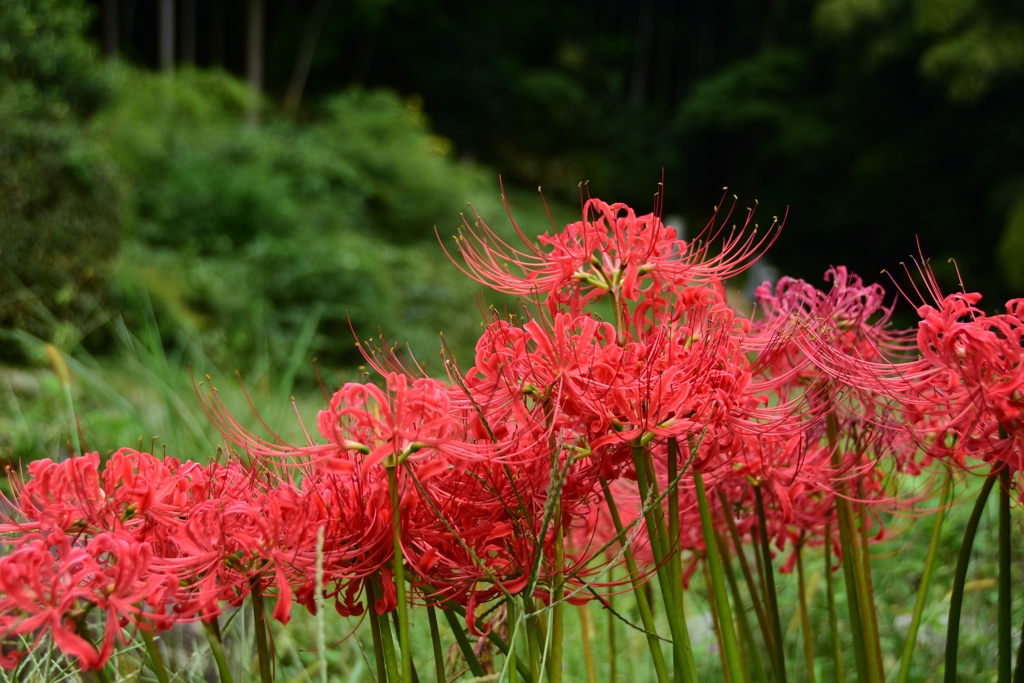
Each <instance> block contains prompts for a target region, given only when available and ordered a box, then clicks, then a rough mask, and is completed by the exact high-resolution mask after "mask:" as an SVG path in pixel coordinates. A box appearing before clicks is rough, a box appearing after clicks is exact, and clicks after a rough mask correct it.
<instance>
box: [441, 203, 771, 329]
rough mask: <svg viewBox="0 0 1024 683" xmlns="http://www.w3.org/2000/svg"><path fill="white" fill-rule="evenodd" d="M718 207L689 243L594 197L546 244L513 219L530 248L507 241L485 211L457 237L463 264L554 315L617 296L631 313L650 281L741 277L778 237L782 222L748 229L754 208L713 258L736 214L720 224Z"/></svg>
mask: <svg viewBox="0 0 1024 683" xmlns="http://www.w3.org/2000/svg"><path fill="white" fill-rule="evenodd" d="M733 206H735V204H733ZM718 208H719V207H716V209H715V217H714V218H712V220H711V221H710V222H709V223H708V225H707V226H706V227H705V229H704V230H703V231H702V232H701V233H700V235H698V236H697V238H696V239H695V240H693V241H692V242H685V241H683V240H681V239H678V238H677V237H676V234H675V230H674V229H672V228H669V227H666V226H664V225H663V223H662V221H661V218H660V216H658V215H655V214H648V215H646V216H637V215H636V214H635V213H634V212H633V210H632V209H631V208H629V207H628V206H626V205H624V204H607V203H605V202H603V201H601V200H599V199H590V200H588V201H587V202H586V203H585V204H584V207H583V216H582V220H581V221H578V222H576V223H572V224H570V225H567V226H566V227H565V229H564V230H563V231H562V232H559V233H556V234H553V235H548V234H545V235H542V236H541V237H540V238H538V241H539V243H540V246H535V245H533V244H532V243H531V242H530V240H528V239H527V238H526V237H525V235H523V233H522V231H520V230H519V226H518V225H516V224H515V221H514V220H513V221H512V222H513V225H514V226H515V228H516V231H517V232H518V233H519V236H520V238H521V239H522V241H523V244H524V245H525V249H526V250H525V251H519V250H517V249H515V248H513V247H511V246H509V245H508V244H506V243H505V242H504V241H503V240H501V238H499V237H497V236H496V235H495V234H494V233H493V232H491V230H490V229H489V228H488V227H487V225H486V224H485V223H484V222H483V220H482V219H480V217H479V216H477V220H476V225H477V228H474V227H471V226H470V225H469V223H468V222H467V223H466V224H465V229H464V230H462V231H461V234H460V235H459V236H458V237H457V238H456V244H457V246H458V250H459V254H460V256H461V257H462V261H463V262H464V263H465V267H463V266H459V268H460V269H461V270H462V271H463V272H464V273H465V274H466V275H468V276H469V277H471V278H473V279H474V280H476V281H478V282H480V283H482V284H485V285H488V286H490V287H493V288H494V289H496V290H498V291H501V292H505V293H508V294H513V295H517V296H529V297H533V296H538V295H541V296H544V297H546V298H547V303H548V307H549V310H550V311H551V312H552V313H553V312H554V311H555V310H556V309H557V308H558V306H561V305H568V307H569V310H570V312H572V313H574V314H579V313H580V312H581V311H582V309H583V308H584V307H585V306H586V305H587V304H590V303H592V302H594V301H596V300H598V299H600V298H602V297H604V296H605V295H611V296H613V298H614V299H615V305H616V306H623V310H625V308H624V305H625V302H626V301H636V300H637V299H638V298H639V295H640V292H641V291H642V289H643V286H642V285H640V280H642V279H644V278H648V277H650V278H652V282H662V283H671V284H672V285H675V286H681V285H685V284H689V283H692V282H698V281H711V282H720V281H723V280H725V279H727V278H729V277H733V276H735V275H738V274H739V273H741V272H743V271H744V270H745V269H746V268H747V267H749V265H750V264H751V263H753V261H755V260H756V259H757V258H758V256H759V255H760V254H761V253H762V252H763V251H764V250H765V249H767V248H768V247H769V246H770V245H771V244H772V242H774V239H775V237H776V236H777V234H778V229H777V228H779V227H781V226H779V225H778V224H777V222H773V224H772V227H771V228H769V229H768V230H766V231H764V232H763V233H762V235H761V236H760V237H758V236H757V230H756V229H755V230H754V231H752V232H751V233H749V234H747V233H746V229H747V227H749V225H750V223H751V222H752V218H753V211H749V212H748V215H747V219H746V222H745V223H744V226H743V229H741V230H735V229H734V230H733V231H732V232H731V233H730V234H729V235H728V236H727V237H725V238H724V239H723V241H722V245H721V247H722V248H721V250H720V252H719V253H718V254H717V255H715V256H710V255H709V254H710V252H709V245H710V243H712V242H716V241H717V240H718V237H719V236H720V235H721V234H722V231H723V229H724V226H725V225H726V224H728V221H729V220H730V218H731V214H732V209H731V208H730V209H729V210H728V211H727V212H725V216H724V218H723V220H722V226H717V225H716V220H717V219H718V218H719V216H718ZM510 217H511V214H510ZM442 246H443V245H442ZM449 256H450V254H449ZM453 262H455V261H454V259H453ZM456 265H458V263H456ZM618 314H619V313H618V312H617V313H616V315H618Z"/></svg>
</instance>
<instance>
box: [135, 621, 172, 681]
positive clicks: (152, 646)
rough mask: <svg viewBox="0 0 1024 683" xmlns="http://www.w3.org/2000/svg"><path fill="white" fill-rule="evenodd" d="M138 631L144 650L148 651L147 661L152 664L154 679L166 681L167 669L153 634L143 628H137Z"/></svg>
mask: <svg viewBox="0 0 1024 683" xmlns="http://www.w3.org/2000/svg"><path fill="white" fill-rule="evenodd" d="M139 633H141V634H142V642H143V643H145V645H146V652H148V653H149V661H150V662H151V663H152V664H153V673H154V674H156V680H157V681H158V682H159V683H168V680H169V679H168V678H167V669H165V668H164V658H163V656H162V655H161V654H160V649H159V648H158V647H157V646H156V640H155V639H154V638H153V634H152V633H150V632H149V631H147V630H146V629H144V628H140V629H139Z"/></svg>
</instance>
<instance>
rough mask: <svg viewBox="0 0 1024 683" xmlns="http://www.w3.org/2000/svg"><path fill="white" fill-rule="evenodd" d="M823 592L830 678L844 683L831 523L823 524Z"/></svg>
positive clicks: (844, 675)
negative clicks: (829, 652) (825, 599)
mask: <svg viewBox="0 0 1024 683" xmlns="http://www.w3.org/2000/svg"><path fill="white" fill-rule="evenodd" d="M825 592H826V594H827V597H828V632H829V638H830V639H831V641H832V667H833V669H832V677H833V679H834V680H835V681H836V683H846V672H845V671H844V670H843V648H842V645H841V644H840V642H839V615H838V613H837V611H836V589H835V581H834V577H833V575H832V523H831V522H826V523H825Z"/></svg>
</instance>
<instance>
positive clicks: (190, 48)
mask: <svg viewBox="0 0 1024 683" xmlns="http://www.w3.org/2000/svg"><path fill="white" fill-rule="evenodd" d="M180 24H181V27H180V30H181V61H182V62H187V63H188V64H195V63H196V0H182V3H181V22H180Z"/></svg>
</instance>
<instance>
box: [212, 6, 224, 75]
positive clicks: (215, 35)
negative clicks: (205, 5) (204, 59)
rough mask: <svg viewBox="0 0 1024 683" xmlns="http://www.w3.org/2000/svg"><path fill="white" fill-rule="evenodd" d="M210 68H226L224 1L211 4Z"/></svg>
mask: <svg viewBox="0 0 1024 683" xmlns="http://www.w3.org/2000/svg"><path fill="white" fill-rule="evenodd" d="M210 66H224V0H211V2H210Z"/></svg>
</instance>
